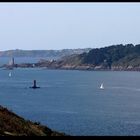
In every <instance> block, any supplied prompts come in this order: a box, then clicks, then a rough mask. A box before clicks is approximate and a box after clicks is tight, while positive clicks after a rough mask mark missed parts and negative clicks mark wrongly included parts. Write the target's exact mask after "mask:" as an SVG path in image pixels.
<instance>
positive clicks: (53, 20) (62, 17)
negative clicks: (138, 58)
mask: <svg viewBox="0 0 140 140" xmlns="http://www.w3.org/2000/svg"><path fill="white" fill-rule="evenodd" d="M121 43H122V44H128V43H133V44H139V43H140V3H0V50H8V49H28V50H32V49H45V50H48V49H64V48H95V47H104V46H108V45H112V44H121Z"/></svg>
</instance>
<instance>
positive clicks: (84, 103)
mask: <svg viewBox="0 0 140 140" xmlns="http://www.w3.org/2000/svg"><path fill="white" fill-rule="evenodd" d="M8 73H9V71H8V70H2V69H0V104H1V105H4V106H6V107H8V108H9V109H10V110H12V111H14V112H16V113H17V114H18V115H21V116H22V117H24V118H26V119H30V120H32V121H37V122H38V121H39V122H41V123H42V124H45V125H47V126H48V127H50V128H51V129H54V130H57V131H60V132H65V133H67V134H70V135H81V136H82V135H140V73H139V72H109V71H96V72H95V71H69V70H45V69H15V70H13V71H12V77H8ZM34 79H36V80H37V84H38V85H39V86H40V87H41V88H40V89H36V90H34V89H30V88H29V86H31V85H32V81H33V80H34ZM101 83H104V87H105V89H104V90H100V89H99V87H100V84H101Z"/></svg>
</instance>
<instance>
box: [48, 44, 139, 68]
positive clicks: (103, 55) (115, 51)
mask: <svg viewBox="0 0 140 140" xmlns="http://www.w3.org/2000/svg"><path fill="white" fill-rule="evenodd" d="M56 64H57V68H64V69H65V68H66V69H113V70H114V69H115V70H137V69H139V70H140V44H138V45H133V44H126V45H123V44H119V45H112V46H108V47H104V48H95V49H92V50H90V51H89V52H88V53H82V54H79V55H71V56H68V57H64V58H63V59H62V60H61V61H57V62H54V63H52V64H51V66H53V67H54V68H55V66H56ZM51 66H48V67H51Z"/></svg>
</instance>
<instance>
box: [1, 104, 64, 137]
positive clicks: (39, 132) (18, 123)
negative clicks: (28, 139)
mask: <svg viewBox="0 0 140 140" xmlns="http://www.w3.org/2000/svg"><path fill="white" fill-rule="evenodd" d="M64 135H65V134H63V133H59V132H56V131H52V130H51V129H49V128H48V127H46V126H43V125H40V124H38V123H33V122H31V121H28V120H25V119H23V118H22V117H19V116H18V115H16V114H14V113H13V112H11V111H9V110H8V109H6V108H4V107H2V106H0V136H64Z"/></svg>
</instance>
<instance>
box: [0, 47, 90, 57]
mask: <svg viewBox="0 0 140 140" xmlns="http://www.w3.org/2000/svg"><path fill="white" fill-rule="evenodd" d="M89 50H90V49H89V48H86V49H63V50H19V49H16V50H8V51H0V57H42V58H45V57H47V58H56V59H57V58H61V57H64V56H67V55H71V54H81V53H83V52H88V51H89Z"/></svg>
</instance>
